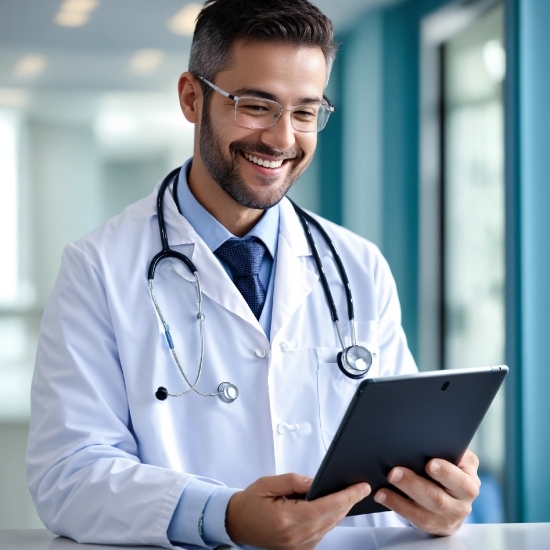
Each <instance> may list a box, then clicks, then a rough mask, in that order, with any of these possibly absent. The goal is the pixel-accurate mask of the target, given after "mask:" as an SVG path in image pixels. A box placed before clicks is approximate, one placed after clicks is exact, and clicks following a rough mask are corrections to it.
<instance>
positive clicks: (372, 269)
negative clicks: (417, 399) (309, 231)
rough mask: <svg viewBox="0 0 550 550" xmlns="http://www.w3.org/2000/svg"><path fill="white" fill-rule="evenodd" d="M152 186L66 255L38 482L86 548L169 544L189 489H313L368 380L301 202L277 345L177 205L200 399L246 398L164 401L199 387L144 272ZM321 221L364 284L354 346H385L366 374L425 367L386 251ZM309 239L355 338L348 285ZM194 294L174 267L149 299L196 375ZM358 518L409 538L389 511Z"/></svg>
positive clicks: (43, 383)
mask: <svg viewBox="0 0 550 550" xmlns="http://www.w3.org/2000/svg"><path fill="white" fill-rule="evenodd" d="M157 190H158V185H157V188H156V189H155V191H154V193H152V194H151V195H150V196H148V197H146V198H145V199H143V200H141V201H139V202H137V203H135V204H133V205H131V206H130V207H128V208H127V209H126V210H125V211H124V212H123V213H122V214H121V215H119V216H117V217H115V218H113V219H112V220H110V221H109V222H107V223H106V224H105V225H103V226H102V227H100V228H99V229H97V230H95V231H94V232H92V233H91V234H89V235H87V236H86V237H84V238H82V239H81V240H80V241H78V242H76V243H74V244H70V245H69V246H67V248H66V250H65V252H64V254H63V258H62V266H61V271H60V274H59V277H58V280H57V282H56V284H55V287H54V289H53V292H52V294H51V297H50V299H49V301H48V304H47V307H46V310H45V312H44V317H43V320H42V329H41V338H40V343H39V347H38V354H37V362H36V370H35V374H34V379H33V386H32V420H31V429H30V436H29V447H28V455H27V462H28V468H27V470H28V479H29V486H30V491H31V494H32V496H33V499H34V501H35V504H36V507H37V510H38V513H39V515H40V517H41V519H42V521H43V522H44V524H45V525H46V526H47V527H48V528H49V529H50V530H51V531H53V532H55V533H58V534H62V535H66V536H69V537H71V538H74V539H76V540H77V541H80V542H93V543H115V544H150V545H162V546H166V547H171V545H170V542H169V541H168V539H167V537H166V530H167V528H168V525H169V523H170V520H171V518H172V515H173V512H174V509H175V506H176V505H177V503H178V501H179V498H180V495H181V494H182V491H183V490H184V488H185V486H186V484H187V483H188V482H189V481H190V479H192V477H193V476H200V478H201V479H204V480H211V481H212V483H216V484H225V485H227V486H228V487H235V488H244V487H246V486H247V485H249V484H250V483H251V482H253V481H254V480H256V479H257V478H259V477H261V476H266V475H274V474H282V473H286V472H297V473H300V474H305V475H309V476H314V475H315V473H316V471H317V468H318V466H319V464H320V463H321V460H322V458H323V456H324V454H325V452H326V449H327V447H328V445H329V443H330V441H331V439H332V437H333V436H334V433H335V431H336V429H337V427H338V425H339V422H340V420H341V418H342V416H343V414H344V411H345V409H346V407H347V405H348V403H349V401H350V399H351V397H352V395H353V393H354V390H355V388H356V386H357V385H358V383H359V382H358V381H354V380H351V379H349V378H347V377H345V376H343V375H342V373H341V372H340V370H339V369H338V367H337V365H336V354H337V353H338V351H339V350H340V348H339V344H338V339H337V335H336V332H335V330H334V328H333V325H332V322H331V317H330V313H329V309H328V307H327V303H326V300H325V296H324V294H323V291H322V288H321V284H320V281H319V277H318V275H317V272H316V268H315V264H314V261H313V257H312V255H311V253H310V250H309V247H308V244H307V241H306V239H305V236H304V232H303V230H302V227H301V225H300V222H299V220H298V218H297V217H296V214H295V213H294V210H293V208H292V206H291V205H290V203H289V202H288V201H287V200H286V199H284V200H283V201H282V202H281V203H280V234H279V242H278V257H277V267H276V275H275V276H276V279H275V290H274V303H273V317H272V324H271V341H270V340H269V339H268V338H266V336H265V334H264V333H263V331H262V328H261V326H260V324H259V323H258V321H257V320H256V318H255V317H254V315H253V314H252V312H251V310H250V309H249V307H248V306H247V304H246V302H245V301H244V299H243V297H242V296H241V294H240V293H239V291H238V290H237V288H236V287H235V285H234V284H233V283H232V282H231V280H230V279H229V277H228V276H227V274H226V272H225V271H224V269H223V267H222V266H221V265H220V263H219V262H218V260H217V259H216V258H215V256H214V255H213V254H212V253H211V251H210V250H209V249H208V247H207V246H206V244H205V243H204V242H203V241H202V240H201V238H200V237H199V236H198V235H197V234H196V233H195V231H194V230H193V228H192V227H191V225H190V224H189V223H188V222H187V220H186V219H185V218H183V217H182V216H181V215H180V214H179V212H178V210H177V207H176V204H175V202H174V200H173V198H172V195H171V193H169V192H168V193H166V195H165V202H164V209H165V218H166V225H167V228H168V238H169V242H170V245H171V246H172V247H173V248H174V249H175V250H177V251H179V252H182V253H184V254H186V255H187V256H188V257H189V258H190V259H191V260H192V261H193V262H194V263H195V265H196V266H197V269H198V271H199V273H200V277H201V282H202V290H203V294H204V303H203V311H204V314H205V316H206V321H205V340H206V354H205V361H204V372H203V375H202V378H201V381H200V386H199V387H200V389H201V390H202V391H204V392H215V391H216V388H217V387H218V384H219V383H220V382H222V381H230V382H232V383H234V384H236V385H237V386H238V388H239V390H240V397H239V398H238V400H237V401H236V402H234V403H232V404H224V403H222V402H221V401H220V400H219V399H218V398H216V397H208V398H205V397H200V396H198V395H196V394H193V393H191V394H189V395H187V396H185V397H181V398H168V399H167V400H166V401H158V400H157V399H156V398H155V395H154V394H155V390H156V389H157V387H159V386H165V387H167V388H168V390H169V391H170V392H171V393H177V392H181V391H184V390H185V389H186V385H185V383H184V381H183V379H182V377H181V375H180V373H179V372H178V369H177V367H176V365H175V363H174V360H173V358H172V356H171V354H170V350H169V349H168V346H167V345H166V341H165V336H164V331H163V328H162V326H161V323H160V322H159V319H158V317H157V314H156V312H155V310H154V308H153V304H152V302H151V299H150V296H149V293H148V285H147V268H148V265H149V262H150V260H151V258H152V257H153V256H154V255H155V254H156V253H157V252H158V251H159V249H160V239H159V233H158V225H157V215H156V207H155V202H156V194H157ZM323 223H324V226H325V228H326V229H327V231H328V232H329V233H330V235H331V236H332V238H333V239H334V243H335V245H336V248H337V249H338V250H339V252H340V254H341V256H342V260H343V263H344V265H345V267H346V269H347V273H348V277H349V279H350V282H351V287H352V291H353V296H354V303H355V312H356V318H357V329H358V340H359V342H361V343H364V344H367V345H368V346H369V348H371V349H377V350H379V361H376V362H375V364H374V365H373V367H372V368H371V371H370V373H369V376H386V375H395V374H403V373H410V372H414V371H415V370H416V366H415V364H414V361H413V359H412V356H411V354H410V352H409V350H408V348H407V344H406V340H405V336H404V334H403V331H402V328H401V317H400V308H399V303H398V298H397V294H396V289H395V284H394V280H393V278H392V276H391V273H390V270H389V267H388V265H387V263H386V261H385V260H384V259H383V257H382V256H381V254H380V252H379V250H378V249H377V248H376V247H375V246H374V245H373V244H371V243H369V242H367V241H366V240H364V239H362V238H360V237H358V236H356V235H354V234H352V233H351V232H349V231H347V230H345V229H343V228H341V227H338V226H336V225H334V224H332V223H329V222H327V221H323ZM314 236H315V238H316V243H317V246H318V248H319V252H320V254H321V257H322V260H323V263H324V266H325V270H326V273H327V277H328V280H329V284H330V288H331V291H332V294H333V296H334V299H335V302H336V305H337V308H338V311H339V313H340V317H341V319H342V321H341V326H342V331H343V334H344V338H345V340H346V342H350V330H349V324H348V322H347V308H346V300H345V293H344V289H343V286H342V283H341V282H340V278H339V277H338V274H337V271H336V268H335V264H334V261H333V259H332V256H331V254H330V251H329V250H328V247H327V246H326V244H325V243H324V241H323V240H322V238H321V237H320V236H319V235H318V234H317V233H316V232H315V231H314ZM193 281H194V279H193V277H192V275H191V274H190V273H189V272H188V271H187V269H186V268H185V267H184V266H183V265H180V264H179V263H176V264H173V263H172V262H170V261H165V262H164V263H163V264H161V266H159V268H158V269H157V274H156V276H155V287H154V288H155V293H156V296H157V298H158V301H159V303H160V305H161V309H162V311H163V313H164V315H165V317H166V320H167V322H168V323H169V324H170V326H171V330H172V336H173V338H174V342H175V345H176V349H177V351H178V353H179V357H180V360H181V362H182V365H183V367H184V369H186V371H187V373H188V375H189V376H190V377H191V378H194V375H195V373H196V370H197V366H198V359H199V346H200V337H199V327H198V322H197V318H196V315H197V293H196V286H195V284H194V282H193ZM261 350H264V351H265V352H266V354H265V357H262V355H263V352H262V351H261ZM381 414H383V411H381ZM289 426H290V429H288V427H289ZM345 521H347V522H349V523H352V524H353V523H357V524H360V525H379V526H388V525H402V523H400V520H399V519H398V518H397V516H395V515H394V514H393V513H386V514H376V515H370V516H363V517H359V518H356V519H351V518H348V519H346V520H345Z"/></svg>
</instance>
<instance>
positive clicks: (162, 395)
mask: <svg viewBox="0 0 550 550" xmlns="http://www.w3.org/2000/svg"><path fill="white" fill-rule="evenodd" d="M155 397H156V398H157V399H158V400H159V401H164V400H165V399H166V398H167V397H168V390H167V389H166V388H163V387H162V386H160V387H159V389H158V390H157V391H156V392H155Z"/></svg>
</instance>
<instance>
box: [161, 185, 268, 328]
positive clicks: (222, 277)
mask: <svg viewBox="0 0 550 550" xmlns="http://www.w3.org/2000/svg"><path fill="white" fill-rule="evenodd" d="M164 218H165V221H166V226H167V232H168V242H169V243H170V246H171V247H172V248H173V249H174V250H177V251H178V252H182V253H183V254H185V255H186V256H187V257H188V258H189V259H190V260H191V261H192V262H193V263H194V264H195V267H196V268H197V271H198V273H199V278H200V282H201V288H202V292H203V294H204V295H205V296H208V297H209V298H210V299H212V300H214V301H215V302H216V303H217V304H219V305H221V306H222V307H224V308H225V309H227V310H229V311H231V312H232V313H234V314H235V315H237V316H239V317H241V318H242V319H243V320H244V321H246V322H247V323H249V324H250V325H252V326H253V327H254V328H256V329H257V330H259V331H261V332H262V333H263V329H262V327H261V325H260V323H259V322H258V320H257V319H256V317H255V316H254V314H253V313H252V310H251V309H250V307H249V306H248V304H247V303H246V300H245V299H244V298H243V296H242V294H241V293H240V292H239V291H238V289H237V287H236V286H235V284H234V283H233V281H232V280H231V279H230V278H229V276H228V275H227V273H226V272H225V270H224V268H223V267H222V265H221V264H220V262H219V261H218V259H217V258H216V257H215V256H214V254H213V253H212V251H211V250H210V249H209V248H208V246H207V245H206V243H205V242H204V241H203V240H202V239H201V238H200V237H199V235H198V234H197V233H196V231H195V230H194V229H193V227H192V225H191V224H190V223H189V222H188V221H187V219H186V218H184V217H183V216H182V215H181V214H180V213H179V211H178V209H177V206H176V203H175V201H174V199H173V197H172V193H171V192H167V193H166V195H165V199H164ZM173 267H174V270H175V271H176V273H178V275H180V276H181V277H183V278H184V279H186V280H187V281H191V282H194V281H195V278H194V277H193V275H192V274H191V273H190V272H189V270H188V269H187V268H186V267H185V266H184V265H182V264H181V263H180V262H177V261H176V262H173Z"/></svg>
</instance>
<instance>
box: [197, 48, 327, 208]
mask: <svg viewBox="0 0 550 550" xmlns="http://www.w3.org/2000/svg"><path fill="white" fill-rule="evenodd" d="M232 61H233V62H232V64H231V67H230V68H229V69H227V70H225V71H221V72H219V73H218V74H217V75H216V77H215V79H214V84H216V85H217V86H219V87H220V88H221V89H223V90H225V91H227V92H229V93H231V94H234V95H237V96H239V95H240V96H251V95H252V96H263V97H267V98H268V99H273V100H275V101H278V102H279V103H280V104H281V105H282V106H283V108H284V109H291V108H292V107H293V106H294V105H298V104H300V103H302V102H304V101H305V100H311V99H318V100H319V101H320V100H322V97H323V89H324V85H325V82H326V76H327V73H326V62H325V57H324V55H323V53H322V51H321V50H320V49H317V48H303V47H298V48H297V47H294V46H288V45H285V44H276V43H275V44H274V43H267V42H266V43H263V42H259V43H258V42H255V43H248V44H245V43H242V42H238V43H236V44H235V46H234V48H233V56H232ZM234 108H235V102H234V101H233V100H230V99H227V98H225V97H224V96H222V95H221V94H219V93H218V92H214V91H213V92H212V94H211V96H210V98H209V102H208V105H207V106H206V108H204V109H203V112H202V117H201V124H200V129H199V132H200V134H199V150H200V157H201V160H202V162H203V163H204V166H205V167H206V170H207V171H208V173H209V175H210V176H211V177H212V179H213V180H214V181H215V182H216V184H217V185H219V186H220V187H221V188H222V189H223V190H224V191H225V192H226V193H227V195H229V197H231V199H233V200H234V201H236V202H237V203H239V204H241V205H242V206H246V207H248V208H254V209H261V210H264V209H266V208H269V207H271V206H273V205H274V204H277V203H278V202H279V201H280V200H281V199H282V198H283V197H284V195H285V194H286V192H287V191H288V189H289V188H290V187H291V186H292V185H293V183H294V182H295V181H296V180H297V179H298V177H299V176H300V175H301V174H302V173H303V171H304V170H305V169H306V168H307V166H308V165H309V163H310V162H311V160H312V158H313V154H314V152H315V147H316V145H317V133H316V132H299V131H297V130H294V129H293V128H292V125H291V120H290V112H289V111H285V112H284V113H283V115H282V116H281V118H280V119H279V120H278V121H277V123H276V124H275V125H274V126H272V127H271V128H265V129H260V130H257V129H256V130H251V129H247V128H241V127H239V126H238V125H237V122H236V121H235V117H234ZM254 159H256V160H254ZM260 159H262V160H263V162H264V164H266V163H267V162H266V161H269V162H270V163H272V162H274V163H275V166H274V167H273V168H271V167H267V166H262V165H260V164H258V162H259V160H260Z"/></svg>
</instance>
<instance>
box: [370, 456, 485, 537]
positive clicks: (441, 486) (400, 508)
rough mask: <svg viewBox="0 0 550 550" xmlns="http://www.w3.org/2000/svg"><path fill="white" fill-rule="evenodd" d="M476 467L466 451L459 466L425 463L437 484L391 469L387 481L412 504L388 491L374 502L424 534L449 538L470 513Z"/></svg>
mask: <svg viewBox="0 0 550 550" xmlns="http://www.w3.org/2000/svg"><path fill="white" fill-rule="evenodd" d="M478 466H479V459H478V458H477V456H476V455H475V454H474V453H472V451H470V450H467V451H466V452H465V453H464V456H463V457H462V460H461V461H460V462H459V464H458V466H455V465H454V464H451V463H450V462H447V461H446V460H442V459H439V458H434V459H433V460H430V462H428V464H427V465H426V472H427V473H428V475H429V476H430V477H431V478H433V479H434V480H435V482H436V483H434V482H433V481H430V480H428V479H425V478H423V477H420V476H418V475H416V474H415V473H414V472H412V471H411V470H408V469H407V468H401V467H397V468H393V469H392V470H391V472H390V473H389V475H388V481H389V482H390V483H391V484H392V485H395V487H397V488H398V489H400V490H401V491H403V492H404V493H405V494H406V495H407V496H408V497H409V498H410V499H411V500H408V499H406V498H404V497H402V496H401V495H398V494H397V493H395V492H393V491H390V490H389V489H380V490H379V491H377V492H376V494H375V495H374V500H375V501H376V502H378V503H380V504H383V505H384V506H386V507H387V508H390V509H391V510H393V511H394V512H397V513H398V514H399V515H400V516H402V517H404V518H405V519H408V520H409V521H410V522H411V523H413V524H414V525H416V526H417V527H418V528H419V529H421V530H422V531H425V532H426V533H431V534H432V535H452V534H453V533H454V532H456V531H457V530H458V529H459V527H460V526H461V525H462V523H463V522H464V519H465V518H466V516H467V515H468V514H469V513H470V512H471V511H472V502H473V501H474V499H475V498H476V497H477V495H478V494H479V487H480V485H481V481H480V480H479V477H477V468H478Z"/></svg>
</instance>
